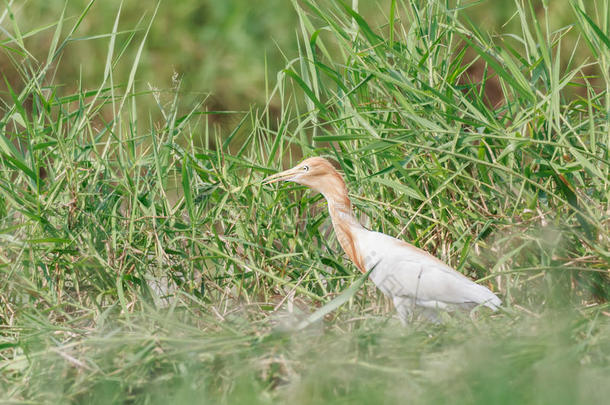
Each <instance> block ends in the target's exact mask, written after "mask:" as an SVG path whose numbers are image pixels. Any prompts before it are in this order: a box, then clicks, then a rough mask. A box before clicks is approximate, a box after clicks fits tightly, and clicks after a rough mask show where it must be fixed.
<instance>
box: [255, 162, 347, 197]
mask: <svg viewBox="0 0 610 405" xmlns="http://www.w3.org/2000/svg"><path fill="white" fill-rule="evenodd" d="M278 181H292V182H294V183H298V184H302V185H304V186H307V187H310V188H312V189H314V190H316V191H318V192H320V193H322V194H323V195H324V197H326V199H327V200H328V199H333V200H338V199H341V198H342V197H343V196H345V197H347V189H346V187H345V182H344V181H343V178H342V177H341V175H340V174H339V172H337V170H335V168H334V167H333V165H332V164H331V163H330V162H329V161H328V160H326V159H324V158H321V157H311V158H308V159H305V160H303V161H302V162H301V163H299V164H298V165H296V166H295V167H293V168H292V169H288V170H284V171H283V172H280V173H277V174H274V175H272V176H269V177H267V178H266V179H264V180H263V184H271V183H276V182H278ZM339 196H341V197H339Z"/></svg>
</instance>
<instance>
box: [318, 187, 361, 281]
mask: <svg viewBox="0 0 610 405" xmlns="http://www.w3.org/2000/svg"><path fill="white" fill-rule="evenodd" d="M324 197H325V198H326V201H328V212H329V214H330V218H331V220H332V223H333V228H334V229H335V234H336V235H337V239H338V240H339V244H340V245H341V247H342V248H343V250H344V251H345V253H346V254H347V256H348V257H349V258H350V259H351V260H352V262H354V264H355V265H356V267H358V269H360V271H362V272H363V273H364V272H366V269H365V267H364V261H363V259H362V256H361V255H360V253H359V249H358V246H357V241H356V234H357V233H358V232H359V231H360V230H362V229H364V228H363V227H362V225H360V222H358V219H356V217H355V216H354V212H353V211H352V203H351V201H350V200H349V198H348V197H347V190H345V193H334V194H332V195H327V194H324Z"/></svg>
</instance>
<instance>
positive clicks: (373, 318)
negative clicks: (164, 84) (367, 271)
mask: <svg viewBox="0 0 610 405" xmlns="http://www.w3.org/2000/svg"><path fill="white" fill-rule="evenodd" d="M92 5H93V2H92V3H89V5H88V6H87V7H85V8H84V9H83V10H81V11H80V13H79V14H78V15H76V16H73V15H71V14H69V13H67V12H61V11H60V12H58V15H57V19H56V21H55V22H54V23H53V24H51V25H49V26H43V27H37V28H30V29H27V30H25V29H20V22H19V20H18V19H17V18H15V15H14V13H13V12H12V10H13V7H14V5H13V3H11V2H9V3H5V5H4V7H6V12H5V13H0V24H1V26H2V28H3V29H2V31H1V32H2V37H1V38H0V41H1V42H0V44H1V45H2V46H1V52H2V55H3V58H5V61H3V63H2V65H3V66H4V65H5V64H7V63H10V65H11V66H12V69H14V70H15V71H16V72H18V75H17V76H15V77H13V78H11V79H10V80H9V79H6V80H5V85H6V92H5V94H3V97H2V99H3V100H5V102H4V104H3V105H2V109H1V111H0V114H1V115H0V131H1V132H2V134H1V137H0V153H1V160H0V238H1V240H2V244H1V245H0V283H1V285H2V293H1V294H0V324H1V325H2V329H1V332H0V393H1V395H2V397H1V398H2V400H3V401H5V402H11V403H32V402H48V403H66V402H77V403H79V402H83V403H91V402H93V403H95V402H99V403H113V402H133V403H168V402H172V403H192V402H211V403H227V404H234V403H242V402H243V403H272V402H278V401H282V402H287V401H291V402H293V403H303V404H305V403H307V404H309V403H346V402H350V403H366V404H369V403H392V402H399V401H400V402H404V401H405V400H406V399H407V398H408V400H409V401H411V402H414V403H426V404H427V403H459V404H463V403H472V404H488V403H494V404H503V403H520V404H522V403H558V404H564V403H565V404H577V403H582V404H594V403H603V402H604V400H603V399H604V398H607V397H608V395H610V391H609V388H608V384H607V382H608V375H610V373H609V371H610V370H609V368H610V325H609V322H608V317H609V315H610V312H609V309H608V298H609V294H610V289H609V280H608V268H609V266H608V264H609V263H610V246H609V245H610V244H609V240H610V226H609V225H610V224H609V219H608V215H609V214H610V206H609V205H608V194H609V191H608V190H610V176H609V171H610V158H609V156H608V154H609V145H610V139H609V138H610V123H609V122H610V120H609V115H610V110H609V108H610V107H609V106H610V75H609V73H608V72H610V39H609V37H610V2H609V1H607V0H597V1H593V2H587V3H585V2H583V1H582V0H574V1H572V2H571V3H570V6H571V14H570V17H569V21H570V23H569V24H570V25H567V26H557V27H555V26H553V23H554V21H552V19H550V18H549V15H550V14H551V13H552V12H551V10H550V7H551V6H550V4H549V2H546V1H543V2H542V3H540V4H539V3H534V4H530V3H528V2H525V1H521V0H517V1H515V2H514V3H513V4H511V7H512V9H511V13H509V14H510V15H511V16H512V18H511V26H516V27H518V29H519V31H514V32H512V31H511V32H507V33H506V34H502V35H495V34H494V35H492V34H490V33H488V32H487V31H485V30H483V29H481V27H480V26H479V25H478V24H475V23H473V22H472V20H470V19H469V18H468V15H472V14H468V13H471V12H475V13H476V12H480V11H473V10H474V9H477V8H480V7H485V5H484V4H473V5H472V6H471V9H470V10H464V8H465V7H466V6H467V5H466V4H462V3H461V2H450V1H433V0H430V1H424V0H419V1H408V2H402V1H391V2H388V4H387V6H386V7H385V8H383V13H381V14H379V15H377V16H376V17H375V18H374V20H372V19H369V17H367V16H365V15H364V14H359V13H358V12H357V11H355V10H354V9H352V8H351V7H350V6H349V5H347V4H344V3H343V2H341V1H338V2H336V3H334V2H333V3H331V4H328V3H326V2H317V1H315V0H314V1H303V2H300V3H298V2H296V1H295V2H293V7H294V10H295V11H296V15H297V17H298V23H297V26H296V28H297V33H298V41H297V45H296V50H293V52H294V53H295V54H296V55H297V57H296V58H294V59H288V60H287V61H286V62H285V66H284V67H283V68H282V69H281V70H280V71H279V73H278V74H277V76H276V72H275V71H270V72H268V73H267V74H266V75H265V76H264V77H265V80H264V83H265V87H264V88H265V92H264V100H265V102H264V103H262V104H260V105H258V106H257V107H255V108H252V109H251V110H250V111H248V112H245V113H237V112H222V111H212V109H210V108H208V106H207V104H206V102H207V100H206V99H205V97H201V99H200V100H199V101H198V102H196V103H194V104H193V105H192V106H191V107H190V108H185V107H184V105H185V103H184V102H183V101H182V99H181V97H182V94H183V93H184V85H183V84H182V82H181V78H180V77H175V78H174V80H173V82H172V85H171V91H168V90H158V89H156V88H155V87H154V81H153V82H152V83H151V84H150V85H148V84H147V83H144V82H140V81H139V80H138V74H139V73H138V69H139V66H140V63H141V61H142V60H143V59H144V58H145V55H146V52H147V51H146V44H147V40H148V39H149V35H150V33H151V32H152V31H151V27H152V26H153V24H155V19H156V17H157V16H158V15H159V14H158V13H159V10H160V9H159V8H157V9H154V10H150V11H151V13H150V14H149V15H150V17H146V20H143V21H145V22H143V23H142V25H141V26H139V27H138V29H137V30H131V29H125V28H124V27H123V25H122V23H121V21H122V20H121V16H122V9H121V6H119V5H117V6H116V13H115V14H114V17H113V19H112V20H111V21H109V22H108V24H109V26H108V27H107V28H106V29H107V32H108V34H105V35H102V36H100V35H98V34H95V35H89V34H86V35H85V36H83V34H82V30H83V24H85V22H86V21H88V19H89V18H91V16H92V14H90V12H91V10H92V8H91V7H92ZM278 7H279V6H278ZM282 7H284V6H283V5H282ZM380 15H381V16H383V18H384V22H382V23H375V24H373V23H369V21H378V20H380ZM496 31H498V30H496ZM48 32H51V33H52V35H51V36H50V37H49V36H47V37H48V38H50V40H49V45H48V48H47V53H46V55H44V56H41V55H38V54H37V55H35V54H33V53H32V52H30V51H29V49H28V44H29V43H30V42H32V40H33V39H34V38H36V37H37V36H38V35H47V33H48ZM290 34H291V35H292V33H290ZM82 41H104V43H105V44H106V54H105V56H104V57H103V58H101V60H103V61H104V63H103V64H101V65H100V66H101V67H103V69H101V71H100V73H99V79H98V80H99V83H100V84H99V85H98V87H96V88H94V89H93V90H91V89H90V88H89V87H87V86H84V85H83V83H82V81H81V82H78V83H77V85H76V86H74V88H72V86H68V87H64V86H62V84H63V83H62V82H58V81H57V80H56V77H57V74H58V72H61V71H62V69H64V65H65V64H66V60H64V59H62V55H64V54H65V52H69V49H70V47H72V46H73V45H74V44H77V43H78V42H82ZM566 43H567V44H570V45H569V46H565V44H566ZM179 52H180V51H179V50H178V51H177V54H179ZM128 58H130V59H129V63H128V64H127V63H126V61H127V60H128ZM261 58H263V55H261ZM7 61H8V62H7ZM81 63H82V66H83V70H84V69H85V68H86V67H88V66H89V65H92V64H96V61H95V60H87V59H84V60H82V62H81ZM96 68H99V67H96ZM65 69H74V66H67V67H65ZM122 72H125V73H122ZM5 77H6V76H5ZM274 77H277V81H274V80H272V78H274ZM242 79H243V78H242ZM240 80H241V79H240ZM191 96H192V94H191V95H190V96H189V97H191ZM151 101H152V105H154V108H155V109H156V110H155V111H152V110H149V106H150V105H151ZM142 106H144V107H142ZM224 115H229V116H231V117H232V118H233V119H234V121H235V123H236V124H235V125H234V126H233V127H232V128H230V129H229V130H225V129H224V128H221V127H219V126H217V125H215V122H216V120H217V119H218V117H219V116H224ZM310 155H325V156H329V157H332V158H333V159H334V160H335V161H336V162H337V163H338V165H339V166H340V167H341V169H342V170H343V172H344V174H345V178H346V181H347V183H348V186H349V188H350V190H351V197H352V200H353V202H354V204H355V207H356V211H357V214H358V215H359V216H360V217H361V219H362V222H363V223H365V224H366V225H367V226H368V227H369V228H372V229H376V230H380V231H383V232H385V233H388V234H391V235H397V236H399V237H401V238H404V239H405V240H409V241H411V242H412V243H414V244H416V245H417V246H420V247H422V248H424V249H426V250H428V251H430V252H431V253H433V254H435V255H436V256H438V257H439V258H441V259H443V260H445V261H446V262H448V263H449V264H451V265H452V266H454V267H455V268H456V269H458V270H459V271H461V272H463V273H465V274H468V275H470V276H472V277H473V278H475V279H477V280H478V281H479V282H481V283H485V284H487V285H489V286H490V287H491V288H493V289H494V290H495V291H498V292H499V295H500V296H501V297H502V299H503V301H504V302H505V309H504V310H503V311H501V313H498V314H489V313H487V312H485V311H483V310H481V311H478V312H476V313H473V314H455V315H454V316H451V317H447V319H446V321H445V322H444V323H442V324H440V325H432V324H428V323H420V322H419V321H414V322H413V323H412V324H411V325H409V327H407V328H403V327H401V326H400V323H399V321H398V320H397V319H395V318H394V317H393V312H392V311H393V310H392V307H391V304H390V303H389V302H388V301H387V300H386V299H385V298H384V297H382V296H381V295H380V293H379V292H378V291H376V290H375V288H374V286H372V285H371V284H369V283H366V282H365V283H363V284H362V287H361V288H359V289H357V288H352V289H349V288H350V286H354V283H355V282H356V284H355V285H356V286H358V284H359V282H362V281H363V280H362V279H361V275H359V274H356V273H355V268H354V267H353V266H352V265H351V264H350V263H349V261H348V260H347V259H345V258H344V257H343V255H342V253H341V251H340V248H339V246H338V243H337V242H336V239H335V238H334V237H333V236H332V229H331V225H330V223H329V220H328V215H327V213H326V212H325V204H324V202H323V199H322V198H321V197H320V196H318V195H314V194H312V193H311V192H309V191H306V190H304V189H303V188H302V187H300V186H294V185H284V186H281V187H279V188H278V189H276V188H274V187H268V186H265V187H263V186H262V185H261V184H260V180H261V179H262V178H263V176H265V175H267V174H269V173H273V172H274V171H276V170H277V169H280V168H282V167H283V166H289V165H291V164H294V163H295V162H296V161H298V160H299V159H300V158H301V157H302V156H310ZM345 291H348V293H353V295H352V296H351V297H350V299H349V300H348V302H347V303H346V304H345V305H343V306H340V307H339V308H337V309H336V310H334V311H332V312H330V311H328V310H327V309H328V308H333V307H335V306H336V305H334V304H333V303H336V302H337V301H336V300H335V301H333V299H336V297H338V296H339V297H342V298H343V297H346V295H345V294H346V293H345ZM342 292H344V295H340V294H341V293H342ZM329 303H330V304H329ZM324 304H328V305H330V306H324ZM317 308H322V309H321V311H322V313H323V314H325V315H326V316H325V317H324V319H323V320H322V321H318V322H310V321H311V319H312V318H311V317H309V318H308V315H309V314H311V313H312V312H314V311H315V310H316V309H317ZM319 313H320V312H318V314H319ZM303 321H304V322H303Z"/></svg>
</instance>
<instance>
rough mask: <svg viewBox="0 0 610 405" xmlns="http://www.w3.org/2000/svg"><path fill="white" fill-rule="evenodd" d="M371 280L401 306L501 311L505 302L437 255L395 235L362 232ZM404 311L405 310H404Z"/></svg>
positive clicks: (360, 239) (360, 242)
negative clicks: (487, 308)
mask: <svg viewBox="0 0 610 405" xmlns="http://www.w3.org/2000/svg"><path fill="white" fill-rule="evenodd" d="M356 238H357V243H358V246H359V248H360V250H361V252H362V254H363V261H364V263H365V266H366V268H367V269H370V268H371V267H373V266H374V267H375V268H374V270H373V271H372V273H371V279H372V280H373V282H374V283H375V284H376V285H377V287H379V289H380V290H381V291H383V293H384V294H386V295H388V296H389V297H390V298H392V300H393V301H394V304H395V305H396V307H397V309H398V310H399V313H400V312H401V308H399V306H404V305H412V306H419V307H424V308H431V309H451V308H454V307H472V306H475V305H485V306H487V307H489V308H491V309H494V310H495V309H497V307H498V306H500V304H501V301H500V299H499V298H498V297H496V295H495V294H493V293H492V292H491V291H490V290H489V289H487V288H486V287H484V286H482V285H479V284H476V283H474V282H473V281H471V280H470V279H468V278H467V277H465V276H464V275H462V274H460V273H459V272H457V271H455V270H453V269H452V268H451V267H449V266H448V265H446V264H445V263H443V262H442V261H440V260H438V259H437V258H435V257H434V256H432V255H430V254H428V253H426V252H425V251H423V250H421V249H418V248H416V247H414V246H412V245H409V244H408V243H406V242H403V241H401V240H398V239H396V238H393V237H391V236H388V235H385V234H382V233H379V232H372V231H368V230H365V229H362V230H361V231H360V232H358V234H357V236H356ZM402 309H403V311H404V308H402Z"/></svg>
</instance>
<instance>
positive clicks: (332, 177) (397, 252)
mask: <svg viewBox="0 0 610 405" xmlns="http://www.w3.org/2000/svg"><path fill="white" fill-rule="evenodd" d="M280 181H288V182H294V183H297V184H301V185H304V186H307V187H309V188H311V189H313V190H315V191H317V192H319V193H321V194H322V195H323V196H324V198H325V199H326V201H327V204H328V212H329V215H330V218H331V221H332V225H333V228H334V231H335V234H336V236H337V239H338V241H339V244H340V245H341V247H342V248H343V250H344V251H345V253H346V254H347V256H348V257H349V259H350V260H351V261H352V262H353V263H354V265H355V266H356V267H357V268H358V269H359V270H360V271H361V272H362V273H365V274H366V273H368V272H369V271H370V274H369V279H370V280H372V282H373V283H374V284H375V285H376V286H377V288H379V290H381V292H382V293H383V294H385V295H386V296H387V297H389V298H390V299H391V301H392V303H393V304H394V307H395V308H396V311H397V313H398V316H399V319H400V320H401V322H402V323H403V324H405V325H406V324H408V323H409V322H410V321H411V320H413V319H414V316H420V315H421V316H422V317H423V318H424V319H425V320H428V321H431V322H434V323H439V322H440V319H441V317H440V313H441V312H442V311H445V312H452V311H455V310H456V309H466V310H468V309H472V308H475V307H479V306H485V307H488V308H490V309H491V310H492V311H496V310H498V309H499V308H500V306H501V305H502V301H501V300H500V299H499V298H498V297H497V296H496V295H495V294H494V293H493V292H491V291H490V290H489V289H488V288H487V287H485V286H483V285H480V284H477V283H475V282H473V281H472V280H470V279H469V278H468V277H466V276H464V275H463V274H461V273H459V272H458V271H456V270H454V269H453V268H451V267H450V266H449V265H447V264H445V263H444V262H443V261H441V260H439V259H437V258H436V257H434V256H433V255H431V254H429V253H427V252H426V251H424V250H422V249H419V248H418V247H415V246H413V245H411V244H409V243H407V242H405V241H403V240H400V239H397V238H394V237H392V236H389V235H386V234H384V233H381V232H375V231H372V230H369V229H366V228H365V227H364V226H362V225H361V224H360V222H359V221H358V219H357V218H356V216H355V215H354V212H353V209H352V203H351V201H350V199H349V197H348V189H347V186H346V184H345V181H344V180H343V177H342V176H341V174H340V173H339V172H338V171H337V170H336V169H335V167H334V166H333V165H332V163H330V161H328V160H327V159H325V158H323V157H318V156H315V157H310V158H307V159H305V160H303V161H302V162H301V163H299V164H297V165H296V166H294V167H293V168H291V169H288V170H285V171H282V172H280V173H276V174H274V175H271V176H269V177H267V178H265V179H264V180H263V184H272V183H276V182H280Z"/></svg>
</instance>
